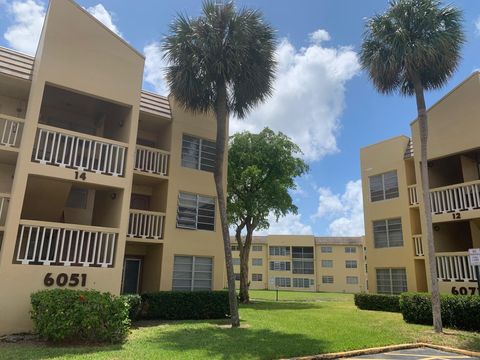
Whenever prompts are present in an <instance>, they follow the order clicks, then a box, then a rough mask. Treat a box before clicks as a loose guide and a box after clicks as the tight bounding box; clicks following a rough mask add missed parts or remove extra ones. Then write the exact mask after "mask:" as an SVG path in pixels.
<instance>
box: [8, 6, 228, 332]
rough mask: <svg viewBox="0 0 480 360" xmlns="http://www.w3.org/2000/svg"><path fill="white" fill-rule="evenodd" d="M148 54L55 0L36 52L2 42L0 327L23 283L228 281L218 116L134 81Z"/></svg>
mask: <svg viewBox="0 0 480 360" xmlns="http://www.w3.org/2000/svg"><path fill="white" fill-rule="evenodd" d="M143 69H144V57H143V55H142V54H140V53H138V52H137V51H136V50H135V49H133V48H132V47H131V46H129V45H128V44H127V43H126V42H125V41H124V40H123V39H121V38H120V37H118V36H117V35H115V34H114V33H113V32H111V31H110V30H108V29H107V28H106V27H105V26H104V25H103V24H101V23H100V22H99V21H97V20H96V19H95V18H94V17H92V16H91V15H90V14H88V13H87V12H86V11H85V10H84V9H83V8H81V7H80V6H78V5H77V4H75V3H74V2H72V1H70V0H51V1H50V5H49V9H48V12H47V15H46V18H45V23H44V26H43V30H42V34H41V38H40V42H39V46H38V50H37V53H36V56H35V57H30V56H27V55H24V54H20V53H18V52H15V51H12V50H9V49H4V48H0V222H1V223H0V225H1V226H0V237H1V241H0V294H1V295H0V308H1V309H2V310H1V311H0V334H4V333H9V332H19V331H25V330H29V329H30V326H31V323H30V320H29V309H30V304H29V302H30V294H31V293H32V292H34V291H37V290H41V289H46V288H52V287H61V288H72V289H96V290H100V291H109V292H111V293H114V294H119V293H136V292H149V291H158V290H172V289H173V290H188V291H190V290H205V289H215V290H218V289H222V288H223V281H224V275H223V272H224V270H223V269H224V256H223V246H222V239H221V231H217V224H219V222H220V220H219V217H218V212H217V211H216V207H217V205H216V198H215V194H216V192H215V186H214V180H213V175H212V170H213V165H214V158H215V142H214V139H215V134H216V126H215V118H214V117H213V116H210V115H208V116H207V115H199V114H196V115H195V116H194V115H192V114H191V113H189V112H186V111H185V110H184V109H183V108H182V107H181V106H179V105H178V104H176V103H175V101H174V99H173V98H165V97H163V96H159V95H157V94H153V93H151V92H147V91H142V90H141V86H142V79H143Z"/></svg>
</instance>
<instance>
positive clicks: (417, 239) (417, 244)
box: [412, 235, 425, 256]
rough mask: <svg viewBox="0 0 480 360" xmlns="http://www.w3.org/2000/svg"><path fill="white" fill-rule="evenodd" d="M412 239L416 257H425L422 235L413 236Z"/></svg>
mask: <svg viewBox="0 0 480 360" xmlns="http://www.w3.org/2000/svg"><path fill="white" fill-rule="evenodd" d="M412 238H413V246H414V248H415V256H425V252H424V251H423V241H422V235H412Z"/></svg>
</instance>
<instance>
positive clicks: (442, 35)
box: [360, 0, 465, 332]
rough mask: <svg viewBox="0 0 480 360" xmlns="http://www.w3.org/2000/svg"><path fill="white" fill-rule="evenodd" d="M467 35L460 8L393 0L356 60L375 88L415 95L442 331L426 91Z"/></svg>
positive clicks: (445, 74)
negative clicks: (428, 155) (434, 236)
mask: <svg viewBox="0 0 480 360" xmlns="http://www.w3.org/2000/svg"><path fill="white" fill-rule="evenodd" d="M464 41H465V36H464V33H463V29H462V13H461V11H460V10H458V9H457V8H455V7H453V6H450V5H448V6H442V4H441V3H440V1H437V0H394V1H391V2H390V3H389V7H388V9H387V11H386V12H385V13H383V14H380V15H375V16H374V17H372V18H371V19H369V20H368V21H367V24H366V32H365V35H364V41H363V45H362V49H361V55H360V60H361V63H362V66H363V68H364V69H365V70H367V72H368V75H369V76H370V79H371V80H372V82H373V85H374V86H375V88H376V89H377V90H378V91H379V92H381V93H385V94H390V93H394V92H398V93H400V94H401V95H405V96H413V95H415V98H416V102H417V112H418V125H419V130H420V149H421V151H420V157H421V158H420V161H421V178H422V188H423V204H424V210H425V219H426V221H425V223H426V229H424V233H425V235H426V238H427V246H428V267H429V273H430V278H431V294H432V314H433V325H434V329H435V331H436V332H441V331H442V318H441V309H440V294H439V289H438V280H437V274H436V268H435V248H434V242H433V232H432V213H431V209H430V198H429V196H430V195H429V179H428V167H427V139H428V125H427V110H426V106H425V98H424V91H425V90H431V89H438V88H441V87H442V86H443V85H445V83H446V82H447V81H448V79H449V78H450V76H451V75H452V74H453V73H454V71H455V70H456V69H457V67H458V64H459V61H460V49H461V46H462V44H463V43H464Z"/></svg>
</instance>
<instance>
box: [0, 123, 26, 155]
mask: <svg viewBox="0 0 480 360" xmlns="http://www.w3.org/2000/svg"><path fill="white" fill-rule="evenodd" d="M22 129H23V120H21V119H19V118H15V117H12V116H7V115H0V145H1V146H2V147H7V148H15V149H18V148H19V147H20V140H21V137H22Z"/></svg>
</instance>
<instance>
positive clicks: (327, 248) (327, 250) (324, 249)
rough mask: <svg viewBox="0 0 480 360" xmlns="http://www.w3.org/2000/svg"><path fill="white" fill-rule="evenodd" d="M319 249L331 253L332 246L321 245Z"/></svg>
mask: <svg viewBox="0 0 480 360" xmlns="http://www.w3.org/2000/svg"><path fill="white" fill-rule="evenodd" d="M320 251H321V252H322V253H331V252H332V247H331V246H322V247H321V248H320Z"/></svg>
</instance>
